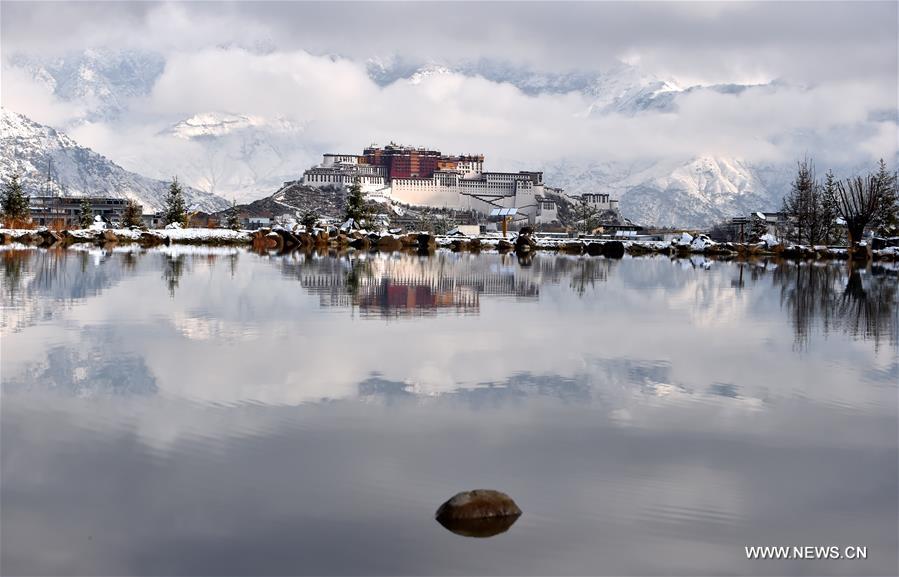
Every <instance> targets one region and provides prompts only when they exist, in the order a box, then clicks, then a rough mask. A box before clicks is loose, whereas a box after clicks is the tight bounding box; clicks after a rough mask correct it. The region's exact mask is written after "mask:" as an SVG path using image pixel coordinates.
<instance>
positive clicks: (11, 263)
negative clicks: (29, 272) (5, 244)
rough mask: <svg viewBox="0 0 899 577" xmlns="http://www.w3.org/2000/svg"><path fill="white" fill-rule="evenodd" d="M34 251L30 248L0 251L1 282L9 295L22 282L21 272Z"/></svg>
mask: <svg viewBox="0 0 899 577" xmlns="http://www.w3.org/2000/svg"><path fill="white" fill-rule="evenodd" d="M32 254H34V251H32V250H18V249H11V250H4V251H3V252H2V253H0V256H2V262H3V284H4V285H5V286H6V290H7V291H8V292H9V296H10V297H12V295H13V294H15V293H16V292H17V290H18V289H19V287H20V285H21V284H22V273H23V272H24V271H25V268H26V267H25V265H26V264H27V262H28V260H29V259H30V258H31V256H32Z"/></svg>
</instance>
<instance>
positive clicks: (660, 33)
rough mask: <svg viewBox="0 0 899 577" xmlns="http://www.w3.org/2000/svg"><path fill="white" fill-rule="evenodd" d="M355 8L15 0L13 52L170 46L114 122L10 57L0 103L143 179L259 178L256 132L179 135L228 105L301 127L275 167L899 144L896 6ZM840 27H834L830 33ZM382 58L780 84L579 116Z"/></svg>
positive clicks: (848, 157)
mask: <svg viewBox="0 0 899 577" xmlns="http://www.w3.org/2000/svg"><path fill="white" fill-rule="evenodd" d="M348 8H349V7H347V6H342V5H338V6H328V7H327V8H326V7H323V6H320V5H308V4H289V3H287V4H274V5H269V4H266V5H265V8H262V7H260V6H259V5H253V4H251V3H250V4H241V3H238V4H212V3H210V4H141V5H137V6H130V5H118V4H114V5H104V6H102V7H100V8H98V7H96V6H95V5H93V4H79V5H65V6H62V7H60V8H59V10H49V9H48V7H47V6H45V5H40V4H37V5H26V6H22V5H13V7H12V8H11V9H9V10H7V9H6V7H5V10H4V20H3V32H4V34H3V49H4V54H14V53H17V52H21V51H24V52H27V53H32V52H36V51H37V52H39V51H46V50H50V43H49V41H48V39H49V37H50V36H54V37H55V39H58V35H56V34H55V33H54V31H55V30H57V28H59V29H61V28H62V26H63V24H65V25H66V26H67V27H68V28H67V30H69V34H67V35H66V38H67V40H64V41H62V42H61V43H60V44H59V47H58V48H57V49H58V50H61V49H66V48H82V49H83V48H84V47H86V46H93V45H103V46H111V47H113V48H116V47H118V48H125V47H138V48H142V49H149V50H153V51H155V52H158V53H161V54H163V55H164V56H165V58H166V65H165V70H164V72H163V73H162V74H161V76H159V78H158V79H157V80H156V83H155V85H154V86H153V89H152V91H151V93H150V94H149V95H148V96H146V97H144V98H138V99H135V100H134V101H132V102H131V103H130V105H129V108H128V110H127V113H126V114H125V115H123V116H122V117H121V118H119V119H118V120H116V121H110V122H100V121H98V120H97V119H95V118H92V119H91V122H90V123H83V122H82V121H81V119H82V118H83V117H84V114H85V111H86V110H88V109H89V108H90V107H91V105H92V103H89V102H61V101H59V100H58V99H55V98H53V97H52V94H51V93H50V91H49V89H48V87H47V86H44V85H40V84H39V83H36V82H34V81H33V79H31V78H29V77H27V75H25V74H24V73H23V72H22V71H21V70H19V69H16V68H12V67H9V66H6V67H4V70H3V72H4V79H3V101H4V105H5V106H9V107H10V108H12V109H14V110H17V111H19V112H23V113H25V114H27V115H29V116H32V117H33V118H35V119H36V120H39V121H41V122H44V123H47V124H51V125H57V126H64V127H65V126H68V127H70V128H71V130H72V132H73V136H74V137H76V138H77V139H79V140H80V141H82V143H83V144H85V145H87V146H90V147H92V148H95V149H96V150H98V151H99V152H101V153H104V154H106V155H107V156H110V157H111V158H113V159H114V160H116V161H118V162H119V163H121V164H123V165H124V166H125V167H126V168H129V169H131V170H135V171H137V172H143V173H146V174H149V175H152V176H166V174H162V173H170V172H178V173H181V174H184V173H189V174H192V176H190V177H189V180H191V181H192V182H193V183H194V184H198V185H201V186H207V187H208V186H211V183H213V182H216V181H217V180H221V179H224V178H225V174H224V173H226V172H229V171H230V173H231V177H233V178H232V185H234V182H238V183H241V182H243V183H247V182H252V181H253V179H254V178H256V177H257V176H258V175H256V174H253V173H254V172H257V171H258V170H260V169H257V168H255V167H249V166H242V165H240V162H239V159H237V160H236V155H238V154H242V153H243V152H244V151H245V149H246V148H247V146H252V145H253V142H252V136H246V137H245V138H243V139H242V137H241V138H238V137H235V138H233V139H231V140H232V141H230V142H225V143H223V144H220V145H217V146H218V147H219V148H217V149H216V148H211V147H210V146H209V145H208V144H205V145H204V144H201V143H199V142H196V141H184V140H182V139H176V138H174V137H173V136H171V135H170V134H169V132H168V131H169V129H170V127H171V126H172V125H174V124H175V123H177V122H179V121H182V120H184V119H185V118H187V117H190V116H193V115H195V114H198V113H205V112H217V111H218V112H227V113H237V114H249V115H258V116H260V117H262V118H266V119H285V120H287V121H290V122H294V123H296V124H297V125H298V126H302V127H303V129H302V130H301V131H297V132H295V133H294V134H292V136H285V137H283V138H282V139H281V140H279V141H278V142H277V145H276V146H273V147H272V148H274V149H275V150H270V151H268V152H266V154H268V157H266V158H265V159H262V156H264V155H263V154H261V153H258V151H254V154H255V156H254V158H255V160H254V162H257V163H261V164H262V165H264V166H265V167H266V168H264V169H262V172H268V173H271V177H272V178H275V179H277V178H282V177H283V178H286V177H296V176H298V175H299V173H300V172H301V171H302V169H303V168H304V167H305V164H306V163H308V162H310V161H312V159H313V158H314V157H315V154H316V153H318V152H323V151H324V149H326V148H327V149H331V150H348V151H354V150H358V149H359V148H361V147H362V146H365V145H367V144H369V143H370V142H372V141H377V142H382V143H383V142H386V141H388V140H396V141H400V142H406V143H409V144H417V145H427V146H433V147H437V148H441V149H443V150H446V151H448V152H483V153H485V154H487V155H488V162H490V166H492V167H493V168H497V169H503V168H510V167H512V166H513V165H514V166H515V167H516V168H520V167H521V165H522V164H528V163H530V164H533V163H541V162H545V161H551V160H554V159H557V158H562V157H568V158H582V159H591V160H603V161H604V160H625V161H630V160H635V159H640V160H646V159H669V160H670V159H689V158H693V157H696V156H701V155H719V156H732V157H737V158H742V159H745V160H749V161H764V162H782V161H788V162H789V161H792V159H794V158H796V157H797V156H800V155H803V154H805V153H808V152H811V153H812V154H813V155H815V156H816V157H818V158H819V159H820V161H821V162H822V163H825V164H826V163H828V162H830V161H833V162H848V163H852V162H862V161H867V160H869V159H870V157H880V156H886V157H888V158H889V157H893V156H894V155H895V150H896V139H895V138H891V137H890V136H891V134H890V133H891V131H892V132H893V134H895V124H893V123H884V122H879V121H870V120H869V118H870V116H871V113H872V112H875V111H880V110H885V109H886V110H891V109H895V108H896V99H895V90H896V66H895V62H896V55H895V50H891V48H893V49H894V48H895V40H896V26H895V18H894V19H893V21H892V22H889V21H884V19H885V18H886V19H887V20H888V17H889V16H890V15H891V14H892V15H895V12H896V8H895V6H889V5H865V6H863V7H862V8H861V9H859V10H855V9H854V8H853V9H849V8H848V7H847V6H846V5H844V4H843V3H826V4H821V5H818V4H815V5H808V4H806V5H803V6H801V7H795V6H780V5H772V4H768V3H763V4H758V5H756V4H752V5H747V4H739V5H731V4H727V3H726V4H701V5H697V4H692V3H689V4H681V3H666V4H661V5H660V4H653V5H652V9H650V7H649V6H648V5H643V4H635V5H629V6H621V5H618V4H615V5H608V4H585V5H580V4H578V5H570V6H567V7H566V10H559V9H558V7H556V6H552V5H548V4H539V3H538V4H524V5H515V6H514V7H512V6H511V5H509V4H501V5H493V4H485V5H480V4H471V5H460V6H458V7H457V8H459V9H458V10H446V9H445V7H444V8H440V9H438V8H436V7H434V6H428V5H419V4H404V5H402V6H397V5H392V4H390V5H380V4H379V5H377V6H370V5H364V4H363V5H354V6H353V7H352V9H348ZM465 8H467V10H466V9H465ZM435 15H439V16H440V18H439V19H435V18H434V16H435ZM499 15H502V18H499V17H498V16H499ZM37 22H41V26H36V25H35V24H36V23H37ZM11 23H19V24H22V25H21V26H18V27H17V26H13V24H11ZM799 23H802V24H803V26H798V27H797V24H799ZM25 32H28V33H27V34H26V33H25ZM625 32H626V34H625ZM836 37H839V38H840V39H841V42H840V43H835V42H833V41H832V40H833V38H836ZM562 39H564V41H562ZM835 46H838V48H839V50H837V49H836V48H835ZM333 54H343V55H344V56H342V57H338V56H333ZM378 55H384V56H387V57H391V56H396V55H402V56H403V58H405V59H406V60H407V61H409V62H416V61H427V60H432V59H433V60H435V61H441V60H442V61H446V62H447V63H450V64H451V63H453V62H459V61H464V60H466V59H469V60H470V59H478V58H495V59H498V60H500V61H502V60H504V59H506V60H508V61H509V62H512V63H513V64H514V65H520V66H527V65H529V64H534V65H537V66H541V67H543V69H545V70H553V71H565V70H578V71H582V72H589V71H591V70H595V69H597V68H603V67H605V66H606V65H607V64H608V63H610V62H613V61H614V59H615V58H623V59H626V60H627V61H629V62H632V63H636V62H639V66H640V67H641V70H644V71H647V72H649V73H652V74H657V75H659V76H660V77H662V78H673V79H675V80H677V81H679V82H680V83H681V84H682V85H695V84H701V85H710V84H716V83H723V82H741V83H753V82H765V83H767V82H769V81H771V80H773V79H780V80H778V81H777V82H774V83H772V84H767V85H764V86H759V87H755V88H749V89H746V90H744V91H743V92H742V93H738V94H728V93H721V92H716V91H714V90H710V89H709V90H694V91H693V92H690V93H689V94H686V95H682V96H680V97H678V99H677V103H676V108H675V110H674V111H673V112H646V113H642V114H638V115H636V116H625V115H618V114H603V115H598V114H587V112H588V111H589V110H590V107H591V104H592V100H591V96H589V95H588V94H586V93H581V92H573V93H569V94H550V93H546V94H540V95H537V96H534V95H528V94H525V93H523V92H521V91H520V90H518V89H517V88H515V87H514V86H512V85H511V84H504V83H498V82H492V81H489V80H486V79H484V78H480V77H467V76H462V75H460V74H454V73H435V74H431V75H428V76H424V77H423V78H422V79H421V81H420V82H417V83H411V82H407V81H403V80H400V81H397V82H394V83H392V84H388V85H386V86H379V85H378V84H376V83H375V82H373V81H372V80H371V78H370V77H369V76H368V71H367V70H366V67H365V63H366V59H367V58H370V57H372V56H378ZM891 63H892V66H890V64H891ZM290 138H293V139H294V140H293V142H292V143H291V141H290ZM503 159H504V160H503ZM276 163H281V166H279V167H278V166H275V164H276ZM279 171H280V172H279ZM204 172H205V173H208V174H204ZM213 173H217V176H216V174H213ZM236 192H238V194H240V191H236ZM260 192H263V191H252V195H256V196H258V194H259V193H260ZM249 195H250V194H249V193H248V196H249Z"/></svg>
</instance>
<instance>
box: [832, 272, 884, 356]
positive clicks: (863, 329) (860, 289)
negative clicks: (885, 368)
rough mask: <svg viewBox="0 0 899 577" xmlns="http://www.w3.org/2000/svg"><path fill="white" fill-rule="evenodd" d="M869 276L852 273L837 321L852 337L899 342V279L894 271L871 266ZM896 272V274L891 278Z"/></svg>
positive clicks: (877, 341) (841, 301)
mask: <svg viewBox="0 0 899 577" xmlns="http://www.w3.org/2000/svg"><path fill="white" fill-rule="evenodd" d="M866 272H867V274H865V275H862V274H861V272H860V271H858V270H852V271H851V272H850V274H849V279H848V281H847V282H846V288H845V289H844V290H843V294H842V295H841V296H840V298H839V301H838V306H837V310H838V311H839V314H838V319H839V322H840V324H841V325H842V327H843V330H845V331H846V332H848V333H849V334H851V335H853V336H860V337H861V338H864V339H873V340H874V342H875V343H878V344H879V343H880V341H881V340H882V339H888V341H889V342H890V344H894V345H895V344H897V342H899V322H897V318H896V317H897V312H899V309H897V307H896V303H897V292H899V291H897V287H899V282H897V281H899V279H897V275H896V274H895V272H894V271H889V270H888V269H885V268H882V267H880V266H872V267H871V268H870V269H869V270H868V271H866ZM891 272H893V274H890V273H891Z"/></svg>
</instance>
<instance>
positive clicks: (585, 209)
mask: <svg viewBox="0 0 899 577" xmlns="http://www.w3.org/2000/svg"><path fill="white" fill-rule="evenodd" d="M576 212H577V220H578V223H579V224H580V229H581V232H583V233H584V234H589V233H590V232H591V231H592V230H593V229H594V228H596V215H597V214H598V211H597V210H596V208H594V207H592V206H590V203H589V202H587V197H586V196H584V195H583V194H582V195H581V198H580V200H578V204H577V209H576Z"/></svg>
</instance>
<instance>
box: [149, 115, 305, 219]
mask: <svg viewBox="0 0 899 577" xmlns="http://www.w3.org/2000/svg"><path fill="white" fill-rule="evenodd" d="M304 130H305V127H304V126H303V125H302V124H301V123H298V122H295V121H292V120H290V119H287V118H283V117H278V118H266V117H263V116H259V115H249V114H235V113H229V112H203V113H198V114H195V115H193V116H191V117H189V118H186V119H184V120H181V121H179V122H177V123H175V124H174V125H172V126H171V127H170V128H168V129H167V130H165V131H164V132H163V134H165V135H169V136H174V137H177V138H179V139H181V140H186V141H189V142H191V143H192V145H194V146H195V147H197V148H199V149H200V150H202V154H199V155H197V156H195V157H188V158H185V159H183V160H182V162H180V163H179V164H178V173H179V174H182V175H184V177H185V178H186V179H187V181H188V182H191V183H192V184H193V185H194V186H198V187H200V188H202V189H204V190H210V191H214V192H221V194H224V195H227V196H228V197H235V198H237V200H238V201H246V202H249V201H252V200H255V199H257V198H261V197H263V196H268V195H269V194H271V192H272V191H273V190H277V189H278V188H280V187H281V185H282V184H283V183H284V182H286V181H289V180H296V179H297V178H298V177H299V176H300V175H301V174H302V172H303V170H304V169H305V168H308V167H309V166H311V165H312V164H314V163H315V162H318V161H319V160H318V159H319V158H320V157H321V150H319V149H317V147H315V146H313V145H310V143H309V142H308V141H307V140H306V136H305V134H304Z"/></svg>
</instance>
